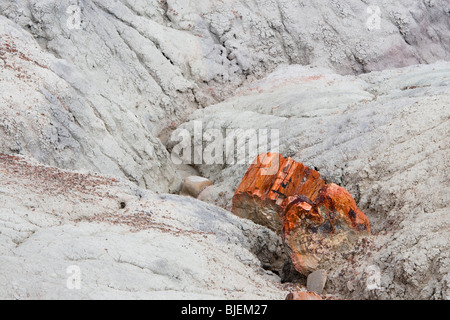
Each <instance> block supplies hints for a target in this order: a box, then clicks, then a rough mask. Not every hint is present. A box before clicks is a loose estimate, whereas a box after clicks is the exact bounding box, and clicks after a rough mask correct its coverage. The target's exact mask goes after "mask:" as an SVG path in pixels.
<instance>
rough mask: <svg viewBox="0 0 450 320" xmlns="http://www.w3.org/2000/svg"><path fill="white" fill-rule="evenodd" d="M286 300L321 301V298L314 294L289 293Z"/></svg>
mask: <svg viewBox="0 0 450 320" xmlns="http://www.w3.org/2000/svg"><path fill="white" fill-rule="evenodd" d="M286 300H323V298H322V297H321V296H319V295H318V294H317V293H314V292H303V291H297V292H291V293H289V294H288V295H287V297H286Z"/></svg>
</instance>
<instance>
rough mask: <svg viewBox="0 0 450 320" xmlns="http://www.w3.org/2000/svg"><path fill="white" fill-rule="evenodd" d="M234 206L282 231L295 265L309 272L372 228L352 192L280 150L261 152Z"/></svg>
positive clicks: (237, 211) (236, 211)
mask: <svg viewBox="0 0 450 320" xmlns="http://www.w3.org/2000/svg"><path fill="white" fill-rule="evenodd" d="M232 212H233V213H234V214H236V215H238V216H240V217H243V218H246V219H250V220H253V221H254V222H256V223H259V224H262V225H265V226H267V227H268V228H270V229H272V230H274V231H276V232H278V233H279V234H280V235H281V236H282V238H283V240H284V242H285V245H286V248H287V249H288V250H287V251H288V252H289V254H290V257H291V260H292V263H293V265H294V267H295V268H296V269H297V270H298V271H299V272H301V273H303V274H305V275H307V274H308V273H310V272H312V271H315V270H317V269H319V268H320V267H321V266H329V264H330V262H331V261H332V260H333V259H334V258H335V256H336V255H339V254H344V255H345V253H346V252H349V251H352V248H353V243H354V242H355V241H354V240H355V239H356V238H358V237H359V236H360V235H368V234H370V224H369V220H368V218H367V217H366V216H365V215H364V213H363V212H362V211H361V210H359V208H358V207H357V205H356V202H355V200H354V199H353V198H352V196H351V195H350V193H348V192H347V190H345V189H344V188H342V187H340V186H338V185H336V184H326V183H325V181H324V180H322V179H321V178H320V174H319V173H318V172H317V171H315V170H313V169H311V168H308V167H307V166H305V165H303V164H302V163H299V162H296V161H295V160H293V159H292V158H284V157H283V156H281V155H280V154H278V153H267V154H262V155H260V156H259V157H258V158H257V159H256V161H255V162H254V163H253V164H252V165H251V166H250V168H249V169H248V171H247V173H246V174H245V176H244V178H243V180H242V182H241V184H240V186H239V187H238V189H237V190H236V193H235V195H234V197H233V209H232Z"/></svg>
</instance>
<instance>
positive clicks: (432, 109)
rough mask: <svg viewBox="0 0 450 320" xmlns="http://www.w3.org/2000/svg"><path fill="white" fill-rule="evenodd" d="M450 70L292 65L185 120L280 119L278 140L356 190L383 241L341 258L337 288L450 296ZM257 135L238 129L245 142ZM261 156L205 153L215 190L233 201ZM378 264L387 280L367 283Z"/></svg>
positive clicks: (351, 293) (211, 195)
mask: <svg viewBox="0 0 450 320" xmlns="http://www.w3.org/2000/svg"><path fill="white" fill-rule="evenodd" d="M449 75H450V64H449V63H448V62H439V63H435V64H431V65H417V66H411V67H406V68H400V69H395V70H386V71H381V72H372V73H369V74H364V75H360V76H341V75H337V74H335V73H334V72H332V71H330V70H328V69H323V68H322V69H317V68H310V67H304V66H285V67H280V68H279V69H278V70H277V71H275V72H274V73H272V74H270V75H269V76H267V77H266V78H265V79H263V80H261V81H258V82H255V83H253V84H252V85H249V86H246V87H243V88H241V89H240V90H239V92H238V93H237V94H236V96H234V97H232V98H230V99H227V100H226V101H224V102H222V103H220V104H217V105H214V106H211V107H209V108H207V109H204V110H199V111H197V112H195V113H194V114H193V115H192V116H191V117H190V122H187V123H185V124H183V125H182V127H181V128H183V129H186V130H191V131H192V127H193V126H194V125H197V126H198V124H199V123H200V124H201V125H202V126H203V128H205V131H206V130H212V129H219V132H224V129H234V130H238V132H246V131H247V130H258V129H265V130H267V129H269V130H277V131H278V135H279V145H278V148H277V149H278V150H277V152H278V151H279V152H280V153H281V154H283V155H285V156H290V157H292V158H293V159H294V160H296V161H299V162H302V163H304V164H305V165H308V166H311V167H312V168H315V169H316V170H318V171H319V172H320V174H321V177H322V178H323V179H325V180H326V181H328V182H332V183H336V184H338V185H340V186H342V187H344V188H346V189H347V190H348V191H349V192H350V194H351V195H352V196H353V197H354V198H355V200H356V202H357V205H358V207H359V208H360V209H361V210H362V211H363V212H364V213H365V214H366V215H367V217H368V218H369V220H370V225H371V229H372V232H373V233H374V235H375V236H374V239H373V241H374V242H373V245H372V244H371V245H370V246H369V248H370V249H371V251H372V252H371V253H366V254H365V255H362V257H361V258H360V261H354V262H352V263H351V264H353V267H351V268H350V269H348V268H347V267H343V268H340V267H337V269H338V270H336V272H335V273H334V274H330V275H329V280H330V281H329V282H328V284H327V287H328V289H329V290H331V291H333V290H334V291H340V292H343V294H344V295H346V296H347V297H350V298H356V299H359V298H361V297H365V298H384V299H388V298H390V299H392V298H393V299H396V298H409V299H415V298H420V299H429V298H434V299H442V298H446V299H448V298H449V294H450V287H449V283H450V282H449V274H450V273H449V266H450V251H449V248H450V246H449V240H448V239H449V230H450V229H449V227H450V215H449V204H450V197H449V194H450V184H449V182H448V181H450V179H449V178H450V171H449V168H450V162H449V161H450V158H449V156H448V155H449V150H450V129H449V128H450V125H449V124H450V123H449V121H450V109H449V108H448V105H449V102H450V76H449ZM236 114H240V115H241V116H240V117H236V116H235V115H236ZM239 130H240V131H239ZM257 132H258V131H256V133H257ZM252 137H257V135H252ZM245 141H247V144H248V141H250V140H248V139H247V140H244V139H241V140H236V148H238V149H241V148H242V147H243V146H244V143H245ZM263 141H264V140H263ZM247 147H248V146H247ZM262 147H264V146H262ZM266 147H267V146H266ZM241 150H243V149H241ZM224 159H227V157H226V156H225V157H224ZM253 159H254V158H253V157H248V158H246V160H247V161H249V162H248V164H238V163H237V162H225V164H223V165H210V164H203V165H199V166H198V169H199V170H200V172H201V173H202V175H203V176H205V177H208V178H209V179H211V180H212V181H213V182H214V186H212V187H210V188H208V189H206V190H205V191H204V192H203V200H205V201H209V202H211V203H215V204H218V205H220V206H222V207H224V208H228V209H231V207H232V197H233V194H234V191H235V190H236V188H237V187H238V186H239V184H240V182H241V180H242V177H243V176H244V174H245V172H246V171H247V169H248V166H249V165H250V163H251V162H252V161H253ZM235 160H236V159H235ZM358 264H359V266H360V267H356V265H358ZM373 266H375V267H376V268H377V270H379V274H381V278H380V281H381V288H382V289H380V290H367V286H366V282H365V280H366V279H367V274H368V273H367V272H366V270H370V269H371V268H372V267H373ZM348 288H351V289H348Z"/></svg>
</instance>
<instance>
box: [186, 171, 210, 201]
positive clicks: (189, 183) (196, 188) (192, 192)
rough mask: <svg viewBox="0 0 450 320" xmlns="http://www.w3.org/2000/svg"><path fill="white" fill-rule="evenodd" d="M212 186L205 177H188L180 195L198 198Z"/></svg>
mask: <svg viewBox="0 0 450 320" xmlns="http://www.w3.org/2000/svg"><path fill="white" fill-rule="evenodd" d="M212 184H213V183H212V182H211V181H210V180H208V179H206V178H203V177H198V176H191V177H186V178H185V179H184V180H183V184H182V185H181V191H180V194H181V195H186V196H191V197H194V198H197V197H198V196H199V195H200V193H201V192H202V191H203V190H205V189H206V188H207V187H209V186H212Z"/></svg>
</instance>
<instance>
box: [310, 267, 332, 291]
mask: <svg viewBox="0 0 450 320" xmlns="http://www.w3.org/2000/svg"><path fill="white" fill-rule="evenodd" d="M326 282H327V272H326V271H325V270H323V269H320V270H317V271H314V272H313V273H311V274H310V275H309V276H308V280H307V284H306V286H307V289H308V291H311V292H315V293H317V294H322V293H323V289H324V288H325V284H326Z"/></svg>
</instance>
